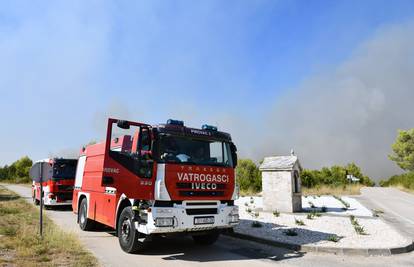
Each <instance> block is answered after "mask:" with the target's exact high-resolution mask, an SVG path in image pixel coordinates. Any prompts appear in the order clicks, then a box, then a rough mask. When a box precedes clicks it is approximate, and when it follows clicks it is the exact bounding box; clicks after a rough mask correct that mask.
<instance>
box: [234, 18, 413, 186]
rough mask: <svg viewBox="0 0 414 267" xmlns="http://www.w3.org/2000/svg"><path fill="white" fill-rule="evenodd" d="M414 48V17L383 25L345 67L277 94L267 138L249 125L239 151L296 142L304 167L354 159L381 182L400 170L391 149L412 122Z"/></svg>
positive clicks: (278, 150)
mask: <svg viewBox="0 0 414 267" xmlns="http://www.w3.org/2000/svg"><path fill="white" fill-rule="evenodd" d="M413 47H414V23H412V22H410V23H407V24H404V25H398V26H392V27H387V28H384V29H381V30H380V31H378V32H377V33H376V34H375V35H374V36H373V37H372V38H371V39H370V40H367V41H366V42H365V43H363V44H362V45H361V46H360V47H358V48H357V49H356V51H355V52H354V53H353V55H352V56H351V57H350V58H349V59H348V60H346V61H345V62H343V63H342V64H341V65H340V66H338V67H337V68H335V69H333V70H330V71H327V72H325V73H319V74H318V75H315V76H314V77H312V78H310V79H308V80H306V81H304V82H303V83H302V84H301V85H300V86H299V87H298V88H296V89H295V90H291V91H290V92H289V93H287V94H285V95H284V96H283V97H282V98H280V99H278V100H276V102H275V104H274V106H273V107H272V108H271V109H270V110H269V112H268V113H267V114H266V116H264V119H263V120H262V121H260V123H259V125H260V124H261V127H262V128H261V129H262V131H263V132H264V136H258V134H257V132H255V131H256V130H254V131H252V130H249V128H247V127H245V129H244V132H246V130H249V135H250V137H246V134H244V136H240V139H239V140H237V141H238V143H239V147H240V151H241V153H242V155H244V156H251V157H254V158H256V159H260V158H262V157H263V156H265V155H275V154H276V155H280V154H287V153H289V151H290V149H291V148H294V149H295V151H296V152H297V154H298V155H299V157H300V159H301V161H302V163H303V165H304V167H306V168H320V167H322V166H329V165H333V164H346V163H348V162H355V163H357V164H358V165H360V166H362V167H363V170H364V171H365V172H366V173H367V174H369V175H371V176H372V177H373V178H374V179H376V180H378V179H380V178H386V177H388V176H390V175H392V174H395V173H397V172H400V170H399V169H398V168H397V167H396V165H395V164H394V163H393V162H391V161H390V160H389V159H388V158H387V155H388V154H389V153H390V152H391V144H392V143H393V142H394V140H395V137H396V134H397V130H398V129H407V128H413V127H414V116H413V114H414V105H413V100H414V87H413V86H414V49H413ZM236 128H239V129H240V127H239V126H238V127H236ZM246 128H247V129H246ZM232 130H233V132H234V131H235V130H236V129H232ZM254 137H255V138H254ZM252 140H259V141H258V142H256V144H254V145H253V144H252Z"/></svg>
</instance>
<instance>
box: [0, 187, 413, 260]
mask: <svg viewBox="0 0 414 267" xmlns="http://www.w3.org/2000/svg"><path fill="white" fill-rule="evenodd" d="M6 187H7V188H9V189H11V190H13V191H15V192H17V193H18V194H20V195H21V196H23V197H24V198H26V199H27V200H28V201H31V197H30V188H28V187H25V186H19V185H7V186H6ZM407 204H408V203H407ZM411 207H412V206H411ZM46 213H47V215H48V216H49V218H51V219H52V220H54V221H55V223H56V224H58V225H59V226H60V227H62V228H63V229H64V230H66V231H70V232H73V233H75V234H76V235H78V236H79V238H80V240H81V242H82V243H83V244H84V246H85V247H86V248H88V249H89V250H90V251H91V252H92V253H93V254H94V255H95V256H96V257H97V258H98V260H99V261H100V263H101V264H102V265H103V266H148V267H151V266H161V265H163V266H220V267H222V266H224V265H225V266H226V267H231V266H249V267H255V266H268V267H270V266H353V267H358V266H387V267H389V266H414V253H409V254H401V255H394V256H389V257H383V256H378V257H361V256H336V255H331V254H317V253H298V252H293V251H290V250H286V249H282V248H276V247H271V246H265V245H262V244H258V243H255V242H249V241H244V240H239V239H235V238H231V237H227V236H222V237H221V238H220V239H219V240H218V241H217V243H216V244H214V245H212V246H210V247H200V246H196V245H194V243H193V242H192V240H191V238H168V239H159V240H154V241H153V242H152V245H151V246H150V248H149V249H148V251H147V252H145V253H144V254H135V255H133V254H126V253H124V252H123V251H122V250H121V249H120V247H119V244H118V239H117V237H116V236H114V235H113V232H111V231H97V232H83V231H81V230H80V229H79V227H78V225H77V223H76V217H75V215H74V214H73V213H72V211H70V210H46Z"/></svg>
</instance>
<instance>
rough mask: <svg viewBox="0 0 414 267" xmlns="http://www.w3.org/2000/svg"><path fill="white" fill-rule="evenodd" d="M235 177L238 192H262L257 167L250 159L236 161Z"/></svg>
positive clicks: (260, 177)
mask: <svg viewBox="0 0 414 267" xmlns="http://www.w3.org/2000/svg"><path fill="white" fill-rule="evenodd" d="M236 177H237V184H238V185H239V187H240V191H252V192H260V191H261V190H262V176H261V174H260V171H259V167H258V166H257V165H256V164H255V163H254V162H253V161H252V160H251V159H239V160H238V162H237V167H236Z"/></svg>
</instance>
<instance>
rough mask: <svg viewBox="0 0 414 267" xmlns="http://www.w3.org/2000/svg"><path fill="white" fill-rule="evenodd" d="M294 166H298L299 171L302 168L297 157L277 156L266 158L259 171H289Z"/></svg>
mask: <svg viewBox="0 0 414 267" xmlns="http://www.w3.org/2000/svg"><path fill="white" fill-rule="evenodd" d="M295 164H298V165H299V169H302V166H301V165H300V163H299V160H298V157H297V156H277V157H266V158H265V159H264V160H263V163H262V164H261V165H260V167H259V169H260V170H261V171H266V170H280V171H282V170H283V171H291V170H292V169H293V167H294V166H295Z"/></svg>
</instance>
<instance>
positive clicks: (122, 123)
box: [116, 120, 129, 130]
mask: <svg viewBox="0 0 414 267" xmlns="http://www.w3.org/2000/svg"><path fill="white" fill-rule="evenodd" d="M116 125H117V126H118V127H119V128H121V129H126V130H128V129H129V123H128V122H127V121H122V120H119V121H118V122H117V123H116Z"/></svg>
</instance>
